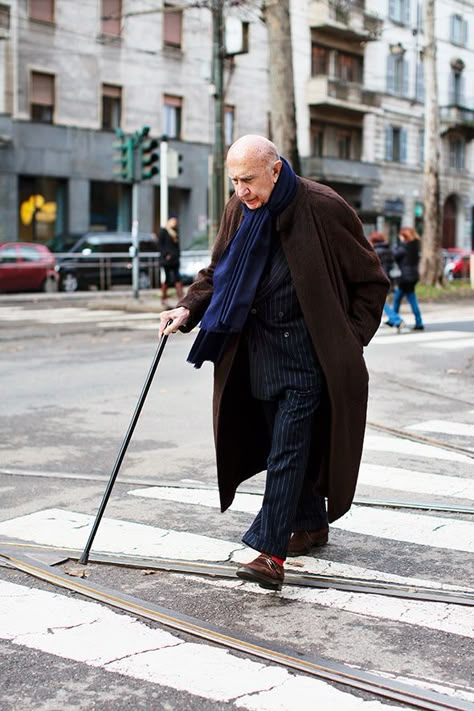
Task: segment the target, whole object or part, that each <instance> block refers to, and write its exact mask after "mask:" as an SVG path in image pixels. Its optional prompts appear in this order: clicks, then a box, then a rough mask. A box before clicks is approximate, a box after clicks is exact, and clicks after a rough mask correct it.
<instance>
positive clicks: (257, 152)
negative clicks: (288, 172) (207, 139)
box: [227, 133, 280, 165]
mask: <svg viewBox="0 0 474 711" xmlns="http://www.w3.org/2000/svg"><path fill="white" fill-rule="evenodd" d="M249 155H251V156H252V158H253V159H254V160H258V161H259V162H260V161H261V162H262V163H264V164H267V165H273V163H274V162H275V161H277V160H278V159H279V158H280V155H279V153H278V149H277V147H276V146H275V144H274V143H272V142H271V141H269V140H268V138H265V137H264V136H258V135H256V134H252V133H249V134H248V135H246V136H241V137H240V138H238V139H237V140H236V141H235V143H233V144H232V145H231V147H230V148H229V151H228V153H227V161H228V162H229V161H233V160H242V159H246V158H247V157H248V156H249Z"/></svg>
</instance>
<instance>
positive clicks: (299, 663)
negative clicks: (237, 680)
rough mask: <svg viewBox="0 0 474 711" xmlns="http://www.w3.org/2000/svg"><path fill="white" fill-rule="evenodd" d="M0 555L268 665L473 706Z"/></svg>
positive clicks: (457, 707)
mask: <svg viewBox="0 0 474 711" xmlns="http://www.w3.org/2000/svg"><path fill="white" fill-rule="evenodd" d="M0 559H3V560H4V561H6V563H7V564H8V566H9V567H11V568H13V569H15V570H17V571H20V572H23V573H25V574H27V575H29V576H32V577H34V578H36V579H39V580H42V581H44V582H47V583H50V584H52V585H54V586H56V587H60V588H63V589H67V590H70V591H72V592H75V593H78V594H80V595H83V596H85V597H87V598H90V599H93V600H96V601H98V602H101V603H104V604H106V605H110V606H112V607H114V608H117V609H120V610H121V611H123V612H128V613H131V614H132V615H136V616H139V617H142V618H144V619H147V620H151V621H153V622H155V623H158V624H161V625H163V626H165V627H169V628H172V629H174V630H177V631H178V632H181V633H184V634H188V635H190V636H192V637H197V638H199V639H201V640H205V641H207V642H211V643H214V644H218V645H220V646H223V647H225V648H227V649H231V650H233V651H237V652H240V653H243V654H245V655H247V656H250V657H257V658H259V659H263V660H264V661H266V662H268V663H274V664H278V665H280V666H283V667H285V668H287V669H291V670H292V671H297V672H302V673H305V674H308V675H310V676H314V677H316V678H319V679H322V680H324V681H326V682H331V683H336V684H341V685H343V686H345V687H349V688H352V689H356V690H358V691H362V692H365V693H369V694H372V695H375V696H378V697H382V698H384V699H388V700H391V701H395V702H399V703H401V704H404V705H405V706H409V707H412V708H418V709H427V710H429V711H446V710H448V709H451V710H454V711H468V710H469V709H472V704H471V703H470V702H468V701H464V700H463V699H461V698H456V697H454V696H450V695H448V694H444V693H440V692H438V691H433V690H431V689H429V688H425V687H424V686H418V685H415V684H409V683H406V682H400V681H398V680H396V679H393V678H390V677H387V676H384V675H381V674H380V675H379V674H376V673H374V672H367V671H364V670H361V669H359V668H355V667H351V666H350V665H347V664H344V663H341V662H334V661H332V660H329V659H325V658H323V657H319V656H312V655H307V654H302V653H300V652H295V651H294V650H289V649H283V648H281V647H278V646H276V645H273V644H269V643H268V642H266V641H261V640H256V639H252V638H249V637H241V636H239V635H236V634H234V633H232V632H230V631H228V630H225V629H222V628H219V627H217V626H215V625H211V624H209V623H207V622H205V621H204V620H201V619H198V618H194V617H190V616H188V615H183V614H181V613H179V612H177V611H175V610H170V609H167V608H163V607H161V606H159V605H156V604H154V603H151V602H149V601H145V600H142V599H140V598H137V597H132V596H129V595H125V594H123V593H121V592H119V591H116V590H112V589H109V588H106V587H104V586H101V585H97V584H92V583H91V582H90V581H84V580H83V579H78V578H77V577H71V576H70V575H68V574H67V573H66V572H63V571H62V570H58V569H56V568H54V567H53V566H50V565H49V566H48V565H45V564H43V563H41V562H39V561H37V560H34V559H33V558H31V557H29V556H25V555H23V554H19V553H18V552H15V551H14V550H13V549H12V550H11V551H8V550H7V549H6V548H5V547H4V545H3V543H2V547H0Z"/></svg>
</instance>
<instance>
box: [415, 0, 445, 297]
mask: <svg viewBox="0 0 474 711" xmlns="http://www.w3.org/2000/svg"><path fill="white" fill-rule="evenodd" d="M434 6H435V0H425V8H424V10H425V18H424V20H425V22H424V24H425V40H426V44H425V48H424V56H423V64H424V68H425V165H424V174H423V191H424V220H423V239H422V250H421V267H420V272H421V280H422V281H423V282H424V283H425V284H430V285H433V286H434V285H436V284H442V283H443V260H442V257H441V245H442V237H441V205H440V183H439V155H440V151H439V109H438V80H437V75H436V40H435V34H434V29H435V28H434V25H435V22H434Z"/></svg>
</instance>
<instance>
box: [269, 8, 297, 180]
mask: <svg viewBox="0 0 474 711" xmlns="http://www.w3.org/2000/svg"><path fill="white" fill-rule="evenodd" d="M262 13H263V19H264V21H265V23H266V26H267V31H268V45H269V58H268V59H269V70H270V71H269V78H270V104H271V132H272V136H271V138H272V140H273V142H274V143H275V144H276V146H277V147H278V150H279V151H280V153H281V155H283V156H284V157H285V158H287V160H288V161H289V162H290V163H291V165H292V166H293V170H294V171H295V172H296V173H299V172H300V160H299V154H298V144H297V137H296V111H295V89H294V81H293V51H292V42H291V21H290V0H269V1H268V2H264V3H263V4H262Z"/></svg>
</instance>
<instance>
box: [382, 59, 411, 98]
mask: <svg viewBox="0 0 474 711" xmlns="http://www.w3.org/2000/svg"><path fill="white" fill-rule="evenodd" d="M387 91H389V92H390V93H391V94H397V95H398V96H408V62H406V61H405V59H404V51H403V48H401V50H400V52H399V53H396V54H389V55H388V57H387Z"/></svg>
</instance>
